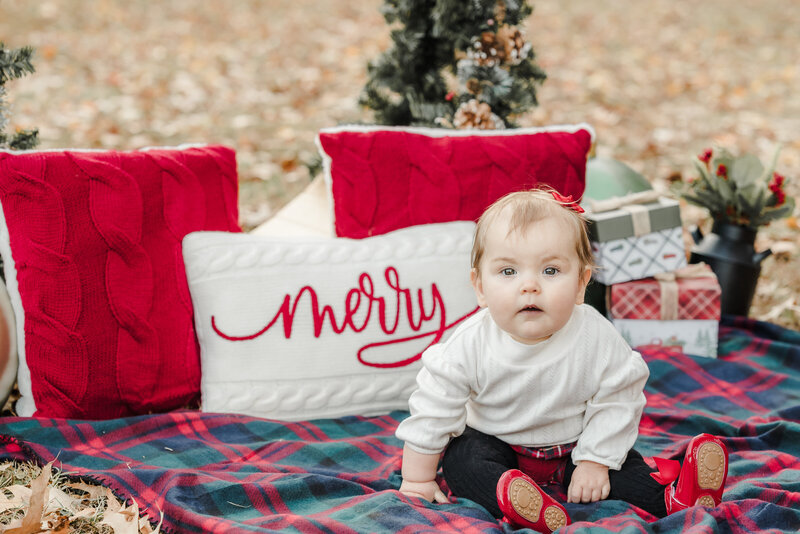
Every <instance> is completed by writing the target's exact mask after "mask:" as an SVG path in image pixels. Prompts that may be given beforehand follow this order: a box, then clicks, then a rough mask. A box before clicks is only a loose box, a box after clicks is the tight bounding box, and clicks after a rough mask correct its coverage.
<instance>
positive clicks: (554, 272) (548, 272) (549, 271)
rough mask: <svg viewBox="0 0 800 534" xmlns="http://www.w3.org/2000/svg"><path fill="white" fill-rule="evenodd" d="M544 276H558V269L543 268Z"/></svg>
mask: <svg viewBox="0 0 800 534" xmlns="http://www.w3.org/2000/svg"><path fill="white" fill-rule="evenodd" d="M544 274H546V275H547V276H555V275H557V274H558V268H556V267H545V268H544Z"/></svg>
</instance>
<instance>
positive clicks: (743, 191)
mask: <svg viewBox="0 0 800 534" xmlns="http://www.w3.org/2000/svg"><path fill="white" fill-rule="evenodd" d="M779 152H780V148H778V149H776V150H775V154H774V155H773V157H772V160H771V162H770V163H769V165H768V166H767V167H764V165H763V164H762V163H761V161H760V160H759V159H758V158H757V157H756V156H754V155H752V154H744V155H741V156H734V155H733V154H732V153H731V152H729V151H728V150H726V149H724V148H715V149H713V150H712V149H706V150H705V151H704V152H703V153H702V154H700V155H698V156H697V157H696V158H695V159H694V166H695V169H696V170H697V171H698V173H699V174H700V175H699V177H696V178H693V179H690V180H689V181H688V182H685V183H681V184H680V185H679V190H678V194H679V195H681V196H682V197H683V198H685V199H686V201H687V202H689V203H690V204H694V205H696V206H700V207H703V208H706V209H707V210H708V211H709V212H710V214H711V216H712V217H713V218H714V220H717V221H722V222H727V223H732V224H737V225H741V226H748V227H750V228H752V229H754V230H757V229H758V227H760V226H765V225H768V224H769V223H770V222H772V221H774V220H776V219H780V218H783V217H788V216H789V215H791V214H792V212H793V211H794V207H795V199H794V198H793V197H791V196H788V195H787V194H786V191H785V184H786V178H785V177H784V176H782V175H781V174H778V173H777V172H776V171H775V167H776V165H777V161H778V153H779Z"/></svg>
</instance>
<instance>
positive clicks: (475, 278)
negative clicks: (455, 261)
mask: <svg viewBox="0 0 800 534" xmlns="http://www.w3.org/2000/svg"><path fill="white" fill-rule="evenodd" d="M469 280H470V282H472V289H474V290H475V297H476V298H477V299H478V306H480V307H481V308H483V307H485V306H486V299H485V298H484V296H483V284H482V283H481V276H480V274H478V269H474V268H473V269H472V270H470V272H469Z"/></svg>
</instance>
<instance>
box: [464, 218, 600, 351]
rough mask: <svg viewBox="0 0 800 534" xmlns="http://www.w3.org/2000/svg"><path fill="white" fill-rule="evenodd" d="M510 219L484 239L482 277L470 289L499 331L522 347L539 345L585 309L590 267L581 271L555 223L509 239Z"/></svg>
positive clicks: (560, 225) (477, 276) (562, 230)
mask: <svg viewBox="0 0 800 534" xmlns="http://www.w3.org/2000/svg"><path fill="white" fill-rule="evenodd" d="M509 219H510V218H509V217H508V216H507V215H505V214H500V216H499V217H498V218H497V219H496V220H495V222H494V223H493V225H492V227H490V228H489V229H488V232H487V234H486V246H485V250H484V254H483V258H482V259H481V264H480V274H478V273H477V272H475V270H473V272H472V285H473V287H474V288H475V294H476V295H477V297H478V303H479V304H480V305H481V306H486V307H488V308H489V313H490V314H491V316H492V318H493V319H494V321H495V322H496V323H497V325H498V326H499V327H500V328H502V329H503V330H505V331H506V332H508V333H509V334H510V335H511V337H513V338H514V339H515V340H517V341H519V342H521V343H528V344H533V343H538V342H540V341H544V340H545V339H548V338H549V337H550V336H552V335H553V334H554V333H555V332H557V331H558V330H560V329H561V328H562V327H563V326H564V325H565V324H567V321H568V320H569V318H570V316H571V315H572V312H573V310H574V309H575V305H576V304H581V303H583V296H584V291H585V289H586V284H587V283H588V282H589V277H590V276H591V269H590V268H589V267H585V268H583V269H582V268H581V266H580V261H579V259H578V253H577V251H576V247H575V243H574V242H573V239H572V236H571V234H570V233H569V231H568V230H567V228H566V225H565V224H564V223H562V222H561V221H559V220H557V219H552V218H550V219H544V220H541V221H537V222H535V223H532V224H531V225H529V226H528V228H527V229H526V231H525V232H524V233H523V232H519V231H516V232H512V233H511V234H509V233H508V229H509V222H510V221H509Z"/></svg>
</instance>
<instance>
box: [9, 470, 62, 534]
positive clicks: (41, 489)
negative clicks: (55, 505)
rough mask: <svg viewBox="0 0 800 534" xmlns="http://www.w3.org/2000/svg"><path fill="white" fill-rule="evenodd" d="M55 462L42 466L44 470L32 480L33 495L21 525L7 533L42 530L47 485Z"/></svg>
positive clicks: (35, 533) (23, 533) (27, 532)
mask: <svg viewBox="0 0 800 534" xmlns="http://www.w3.org/2000/svg"><path fill="white" fill-rule="evenodd" d="M52 467H53V463H52V462H50V463H48V464H47V465H45V466H44V467H42V472H41V473H40V474H39V476H38V477H36V478H35V479H34V480H32V481H31V497H30V503H29V506H28V510H27V511H26V512H25V517H23V518H22V524H21V525H20V526H19V527H16V528H12V529H10V530H6V534H37V533H38V532H41V531H42V513H43V512H44V503H45V501H46V499H47V494H48V491H47V485H48V484H49V483H50V474H51V472H52Z"/></svg>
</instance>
